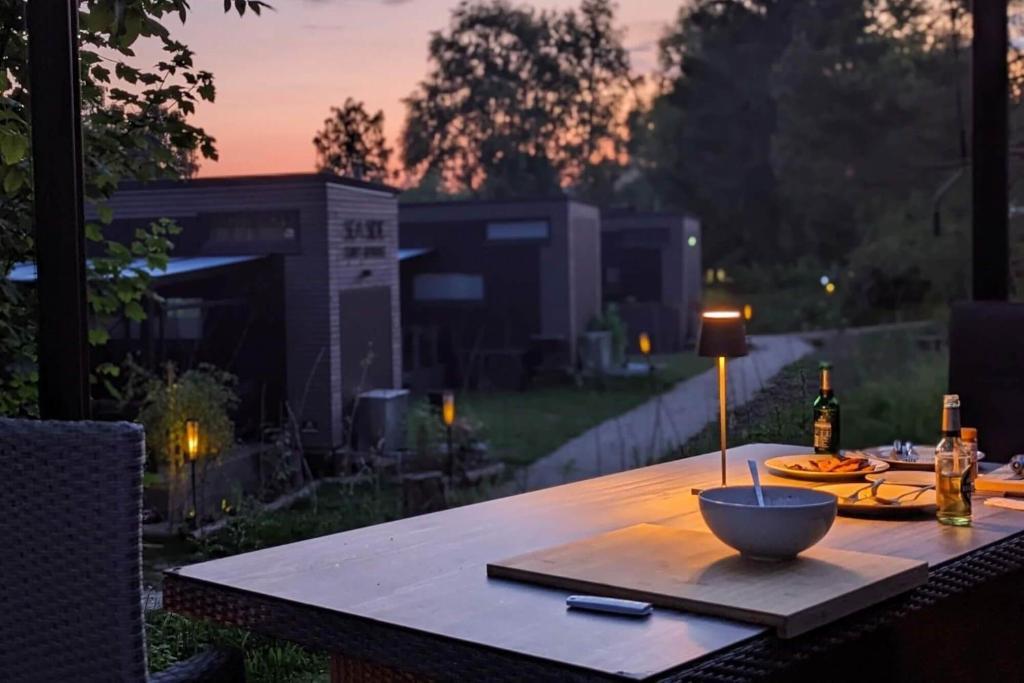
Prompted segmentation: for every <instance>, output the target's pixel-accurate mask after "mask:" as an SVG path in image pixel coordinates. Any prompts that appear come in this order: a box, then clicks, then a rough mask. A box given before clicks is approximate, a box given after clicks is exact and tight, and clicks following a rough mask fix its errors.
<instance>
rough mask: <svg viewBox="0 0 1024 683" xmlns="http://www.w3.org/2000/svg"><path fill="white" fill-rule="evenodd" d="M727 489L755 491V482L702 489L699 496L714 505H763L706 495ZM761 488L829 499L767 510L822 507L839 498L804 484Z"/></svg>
mask: <svg viewBox="0 0 1024 683" xmlns="http://www.w3.org/2000/svg"><path fill="white" fill-rule="evenodd" d="M726 489H731V490H736V489H749V490H750V491H751V492H753V490H754V485H753V484H743V485H732V486H716V487H714V488H710V489H705V490H703V491H701V492H700V495H698V498H699V499H700V500H701V501H708V502H709V503H713V504H714V505H723V506H726V507H734V508H743V509H751V508H760V507H761V506H760V505H758V504H757V503H756V502H754V503H753V504H751V503H734V502H732V501H728V500H717V499H715V498H710V497H706V496H705V494H708V493H711V492H713V491H722V490H726ZM761 489H762V490H763V491H767V490H775V491H778V490H779V489H782V490H784V491H799V492H800V493H811V494H812V495H815V496H824V497H825V498H827V499H828V500H826V499H822V500H820V501H818V502H814V503H797V504H796V505H765V506H764V509H766V510H767V509H769V508H771V509H774V510H800V509H804V508H818V507H822V506H824V507H828V506H829V505H834V504H836V500H837V499H836V497H835V496H833V495H832V494H830V493H826V492H825V491H816V490H814V489H812V488H804V487H802V486H777V485H771V484H770V485H768V486H762V487H761Z"/></svg>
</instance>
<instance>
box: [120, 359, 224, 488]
mask: <svg viewBox="0 0 1024 683" xmlns="http://www.w3.org/2000/svg"><path fill="white" fill-rule="evenodd" d="M235 383H236V379H235V377H234V375H232V374H230V373H228V372H224V371H223V370H219V369H217V368H216V367H214V366H212V365H200V366H199V367H198V368H196V369H194V370H189V371H188V372H186V373H185V374H183V375H182V376H181V377H180V378H175V376H174V368H173V366H171V365H168V369H167V378H166V380H153V381H152V382H150V384H149V387H148V390H147V392H146V397H145V399H144V401H143V406H142V410H141V411H140V412H139V417H138V421H139V422H140V423H141V424H142V426H143V427H144V428H145V430H146V443H147V445H148V448H149V453H150V457H152V458H155V461H156V462H159V463H163V464H166V465H169V466H171V467H172V468H175V469H176V468H178V467H181V465H182V464H183V463H184V458H185V452H186V449H185V421H186V420H189V419H195V420H198V421H199V455H200V456H204V455H216V454H218V453H220V452H222V451H224V450H225V449H227V448H229V447H230V446H231V444H232V443H233V442H234V440H235V425H234V422H232V420H231V417H230V413H231V411H232V410H234V409H235V407H236V406H237V405H238V396H237V395H236V394H235V391H234V385H235Z"/></svg>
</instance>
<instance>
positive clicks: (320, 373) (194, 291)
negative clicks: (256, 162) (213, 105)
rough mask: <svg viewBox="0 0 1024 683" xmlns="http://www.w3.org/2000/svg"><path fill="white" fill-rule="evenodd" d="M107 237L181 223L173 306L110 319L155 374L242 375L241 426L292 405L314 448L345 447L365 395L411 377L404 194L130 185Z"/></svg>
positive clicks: (326, 182) (342, 187)
mask: <svg viewBox="0 0 1024 683" xmlns="http://www.w3.org/2000/svg"><path fill="white" fill-rule="evenodd" d="M110 206H111V208H112V209H113V212H114V216H115V220H114V222H113V223H112V225H111V226H109V228H108V229H107V231H106V236H108V237H109V238H111V239H117V240H119V241H124V240H126V239H127V238H128V237H129V236H130V234H131V232H132V231H134V230H135V229H136V228H137V227H141V226H145V225H147V224H149V223H150V222H152V221H154V220H158V219H161V218H169V219H172V220H174V221H175V222H176V223H177V224H178V225H179V226H180V227H181V228H182V233H181V234H180V235H178V236H177V237H175V238H174V242H175V248H174V251H173V259H172V261H171V264H170V266H169V268H168V269H167V271H166V272H157V273H155V275H156V279H155V287H156V291H157V293H158V294H159V295H160V296H161V297H162V299H163V302H162V303H153V304H151V310H150V311H149V312H150V316H149V318H148V319H147V320H146V321H145V323H144V324H142V325H141V326H140V325H131V324H128V323H127V322H126V321H123V320H122V321H111V325H110V327H111V335H112V339H113V342H112V343H113V345H114V346H115V348H116V346H118V345H119V346H120V347H122V350H123V349H125V348H127V349H135V350H137V351H139V353H140V354H141V355H142V356H143V358H144V359H145V360H147V361H149V364H152V365H154V366H155V365H157V364H160V363H161V362H163V361H165V360H173V361H175V362H176V363H177V365H178V366H179V367H181V368H184V369H187V368H189V367H194V366H196V365H197V364H199V363H203V362H210V363H213V364H215V365H217V366H218V367H220V368H222V369H225V370H228V371H231V372H232V373H234V374H236V375H238V377H239V381H240V387H239V390H240V391H239V393H240V394H241V397H242V400H243V405H242V409H241V411H240V415H239V427H240V428H241V429H242V431H243V432H245V431H249V432H251V431H252V430H254V429H257V428H258V427H259V426H260V423H261V422H263V423H267V422H270V423H274V422H277V421H279V420H280V419H281V416H282V415H283V407H284V405H285V403H286V402H287V405H288V406H289V407H290V408H291V410H292V411H293V412H294V414H295V415H296V418H297V419H298V420H299V421H300V422H301V423H303V424H304V426H305V429H304V432H305V438H306V443H307V444H308V445H310V446H312V447H314V448H331V447H334V446H338V445H340V444H342V442H343V440H344V438H345V437H344V434H343V425H344V422H343V420H344V415H345V413H346V410H347V409H348V408H349V407H350V406H351V401H352V398H353V397H354V396H355V395H356V393H358V392H360V391H365V390H368V389H375V388H393V387H397V386H400V382H401V334H400V323H399V289H398V234H397V232H398V220H397V211H398V209H397V201H396V191H395V190H393V189H391V188H389V187H385V186H381V185H376V184H371V183H366V182H361V181H357V180H352V179H348V178H340V177H337V176H333V175H328V174H295V175H278V176H252V177H233V178H201V179H197V180H191V181H184V182H153V183H148V184H144V185H143V184H131V185H126V186H124V187H122V188H121V189H120V190H119V191H118V192H117V193H116V194H115V195H114V197H113V199H112V200H111V202H110Z"/></svg>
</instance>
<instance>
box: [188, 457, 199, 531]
mask: <svg viewBox="0 0 1024 683" xmlns="http://www.w3.org/2000/svg"><path fill="white" fill-rule="evenodd" d="M189 464H190V465H191V468H192V521H193V522H194V526H195V528H196V529H198V528H199V497H198V496H197V495H196V459H195V458H192V459H191V460H189Z"/></svg>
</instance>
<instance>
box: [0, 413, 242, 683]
mask: <svg viewBox="0 0 1024 683" xmlns="http://www.w3.org/2000/svg"><path fill="white" fill-rule="evenodd" d="M143 451H144V437H143V433H142V429H141V428H140V427H139V426H138V425H133V424H128V423H99V422H42V421H34V420H10V419H0V681H4V683H22V682H25V683H29V682H35V681H40V682H44V681H45V682H47V683H50V682H52V681H76V682H79V681H81V682H85V681H104V682H107V681H130V682H131V683H136V682H139V681H147V680H150V681H160V682H162V683H165V682H167V681H225V682H233V681H242V680H244V677H245V669H244V666H243V662H242V657H241V653H239V652H233V651H220V650H210V651H208V652H204V653H202V654H200V655H199V656H197V657H195V658H193V659H190V660H188V661H186V662H182V663H181V664H180V665H178V666H176V667H174V668H173V669H171V670H169V671H166V672H163V673H160V674H156V675H153V676H151V677H150V676H148V673H147V668H146V643H145V631H144V622H143V610H142V559H141V555H142V534H141V508H142V464H143Z"/></svg>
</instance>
